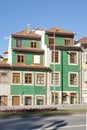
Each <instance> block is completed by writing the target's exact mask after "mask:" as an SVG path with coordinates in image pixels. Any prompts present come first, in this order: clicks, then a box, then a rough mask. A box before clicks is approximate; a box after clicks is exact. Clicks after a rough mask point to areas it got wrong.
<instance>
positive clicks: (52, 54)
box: [51, 50, 59, 63]
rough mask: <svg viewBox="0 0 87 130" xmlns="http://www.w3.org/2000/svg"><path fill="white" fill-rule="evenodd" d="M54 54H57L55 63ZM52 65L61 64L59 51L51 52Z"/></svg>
mask: <svg viewBox="0 0 87 130" xmlns="http://www.w3.org/2000/svg"><path fill="white" fill-rule="evenodd" d="M54 52H55V61H54ZM51 63H59V51H57V50H55V51H54V50H52V51H51Z"/></svg>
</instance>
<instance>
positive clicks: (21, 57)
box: [17, 54, 25, 63]
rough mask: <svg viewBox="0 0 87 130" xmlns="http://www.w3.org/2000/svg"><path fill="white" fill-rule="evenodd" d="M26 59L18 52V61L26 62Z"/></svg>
mask: <svg viewBox="0 0 87 130" xmlns="http://www.w3.org/2000/svg"><path fill="white" fill-rule="evenodd" d="M24 60H25V59H24V55H23V54H17V63H24Z"/></svg>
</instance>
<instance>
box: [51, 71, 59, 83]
mask: <svg viewBox="0 0 87 130" xmlns="http://www.w3.org/2000/svg"><path fill="white" fill-rule="evenodd" d="M51 84H52V85H59V73H52V75H51Z"/></svg>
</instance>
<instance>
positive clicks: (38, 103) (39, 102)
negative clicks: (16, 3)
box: [37, 96, 44, 105]
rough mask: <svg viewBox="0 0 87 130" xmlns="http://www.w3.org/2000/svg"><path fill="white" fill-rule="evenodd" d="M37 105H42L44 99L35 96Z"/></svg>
mask: <svg viewBox="0 0 87 130" xmlns="http://www.w3.org/2000/svg"><path fill="white" fill-rule="evenodd" d="M37 105H44V97H43V96H37Z"/></svg>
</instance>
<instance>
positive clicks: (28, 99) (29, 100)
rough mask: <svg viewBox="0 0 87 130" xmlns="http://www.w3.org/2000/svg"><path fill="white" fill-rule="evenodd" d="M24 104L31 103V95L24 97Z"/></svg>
mask: <svg viewBox="0 0 87 130" xmlns="http://www.w3.org/2000/svg"><path fill="white" fill-rule="evenodd" d="M25 105H32V97H25Z"/></svg>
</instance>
